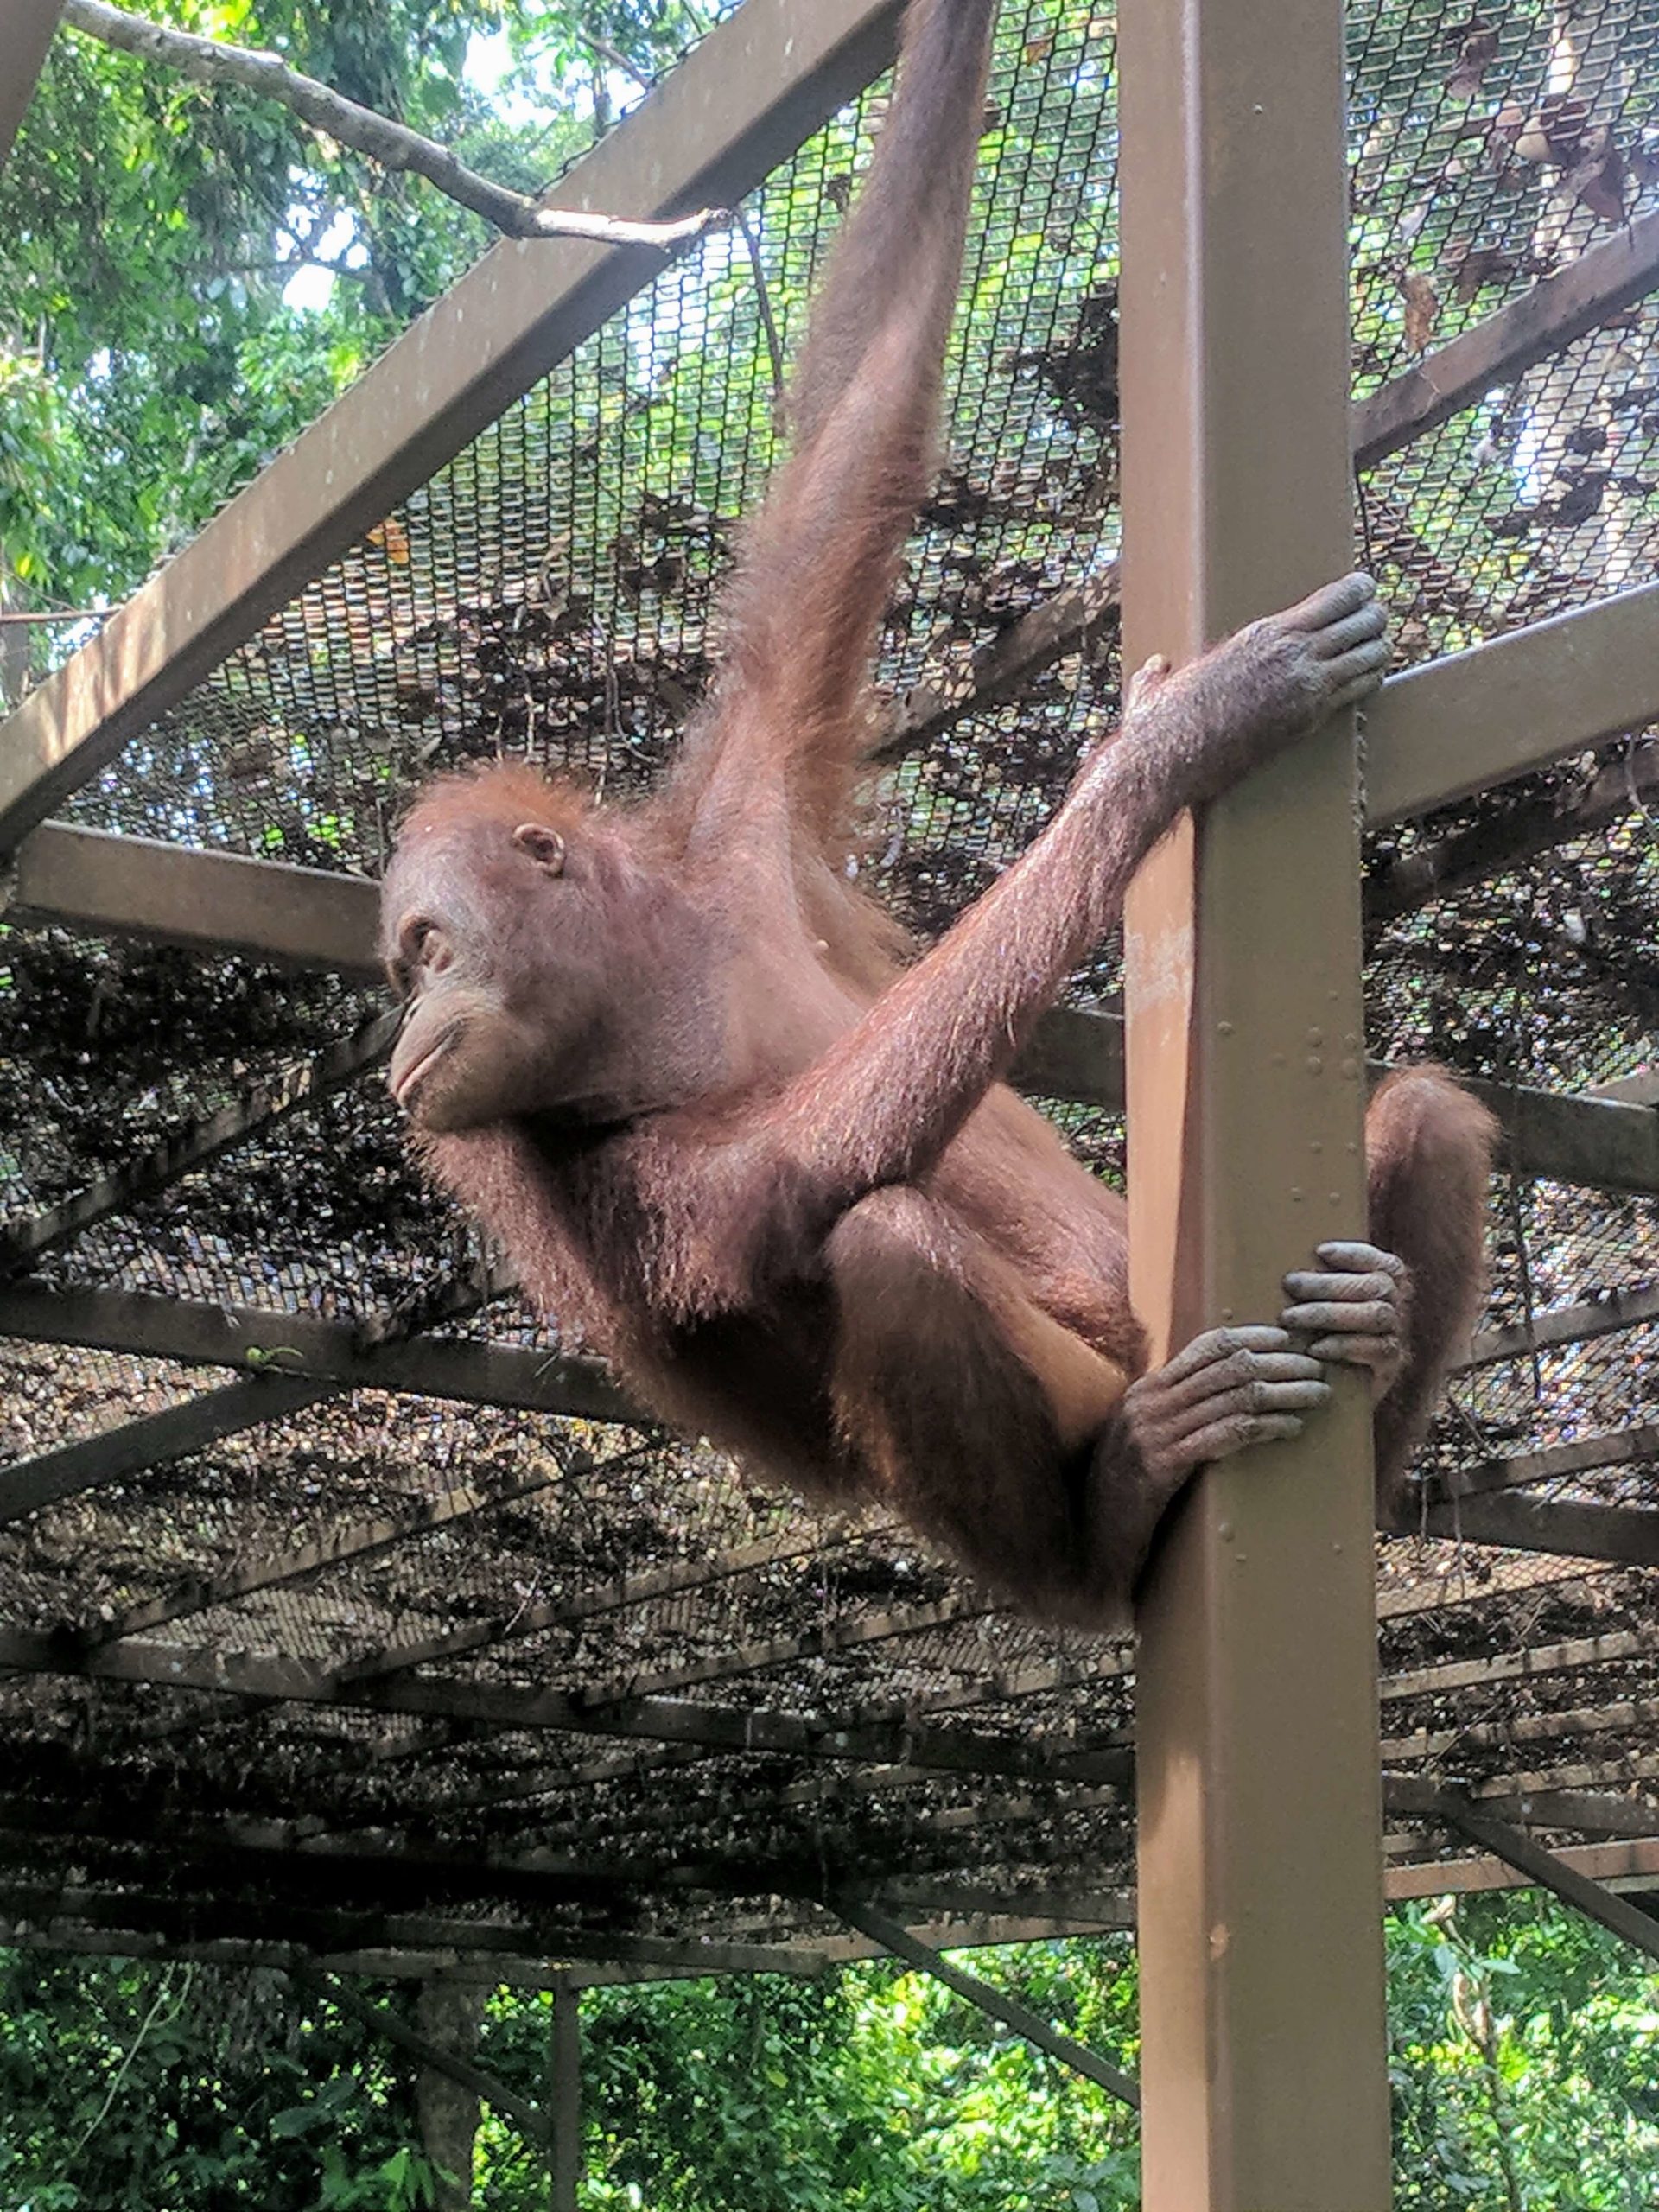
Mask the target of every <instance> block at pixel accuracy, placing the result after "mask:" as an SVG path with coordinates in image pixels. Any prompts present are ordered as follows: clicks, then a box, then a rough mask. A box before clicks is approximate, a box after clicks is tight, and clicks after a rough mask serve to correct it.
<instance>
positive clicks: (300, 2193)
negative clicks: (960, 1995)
mask: <svg viewBox="0 0 1659 2212" xmlns="http://www.w3.org/2000/svg"><path fill="white" fill-rule="evenodd" d="M969 1963H970V1964H971V1966H972V1968H973V1970H974V1971H975V1972H976V1973H977V1974H981V1975H982V1976H983V1977H984V1978H986V1979H987V1980H991V1981H994V1982H995V1983H997V1984H998V1985H999V1986H1002V1987H1005V1988H1007V1989H1010V1990H1012V1991H1014V1993H1017V1994H1018V1995H1019V1996H1020V1997H1022V1998H1023V1999H1025V2001H1026V2002H1027V2004H1029V2005H1032V2006H1033V2009H1034V2010H1036V2011H1037V2012H1039V2013H1040V2014H1042V2015H1043V2016H1044V2017H1045V2018H1049V2019H1052V2020H1054V2021H1055V2022H1056V2023H1058V2024H1060V2025H1062V2026H1064V2027H1065V2028H1067V2029H1068V2030H1069V2031H1071V2033H1072V2034H1074V2035H1076V2036H1077V2037H1080V2038H1082V2039H1083V2040H1084V2041H1085V2042H1087V2043H1089V2044H1092V2045H1093V2046H1094V2047H1095V2048H1096V2050H1101V2051H1102V2052H1103V2053H1105V2054H1107V2055H1109V2056H1110V2057H1112V2058H1113V2059H1114V2060H1115V2061H1116V2063H1119V2064H1121V2065H1123V2066H1125V2067H1128V2068H1132V2067H1133V2066H1134V2065H1135V2061H1136V2057H1137V2055H1138V2054H1137V2050H1136V2044H1135V2033H1136V2031H1135V1972H1134V1960H1133V1955H1132V1953H1131V1950H1130V1948H1129V1946H1128V1941H1127V1939H1123V1938H1113V1939H1106V1940H1103V1941H1100V1942H1089V1943H1083V1942H1075V1943H1039V1944H1031V1945H1027V1946H1025V1947H1023V1948H1020V1949H1019V1950H1008V1951H1002V1952H992V1953H976V1954H974V1955H972V1957H971V1960H970V1961H969ZM1389 1991H1390V2016H1391V2024H1392V2048H1391V2053H1390V2063H1391V2074H1392V2082H1393V2089H1394V2107H1395V2203H1396V2206H1397V2208H1398V2212H1650V2208H1651V2206H1652V2205H1653V2204H1654V2203H1655V2202H1656V2201H1659V1977H1656V1975H1655V1974H1654V1973H1653V1972H1652V1970H1651V1966H1650V1962H1649V1961H1643V1960H1642V1959H1641V1958H1639V1957H1637V1955H1636V1954H1635V1953H1633V1952H1632V1951H1630V1949H1629V1948H1628V1947H1626V1946H1624V1945H1623V1944H1621V1943H1619V1942H1618V1941H1617V1940H1616V1939H1615V1938H1614V1937H1612V1936H1609V1935H1607V1934H1606V1933H1605V1931H1603V1930H1602V1929H1599V1928H1596V1927H1595V1926H1593V1925H1592V1924H1591V1923H1588V1922H1586V1921H1584V1920H1582V1919H1580V1917H1579V1916H1577V1915H1576V1914H1573V1913H1572V1912H1570V1911H1568V1910H1567V1909H1566V1908H1564V1907H1563V1906H1560V1905H1559V1904H1555V1903H1554V1900H1552V1899H1549V1898H1547V1897H1542V1896H1534V1895H1522V1896H1518V1897H1504V1896H1498V1897H1475V1898H1465V1899H1464V1900H1462V1901H1461V1902H1459V1904H1457V1905H1456V1907H1455V1909H1453V1908H1452V1906H1451V1904H1449V1902H1448V1901H1446V1900H1440V1901H1439V1902H1437V1903H1435V1904H1427V1905H1412V1906H1408V1907H1406V1908H1404V1909H1402V1910H1401V1911H1399V1912H1397V1913H1396V1914H1395V1915H1394V1916H1392V1918H1391V1920H1390V1923H1389ZM391 2001H392V2002H394V2003H400V2004H405V2005H406V2003H407V1997H406V1993H405V1994H404V1997H402V1998H399V1997H397V1996H396V1995H394V1996H393V1998H392V1999H391ZM582 2016H583V2065H584V2081H585V2120H586V2143H585V2149H584V2163H585V2178H584V2181H583V2184H582V2204H583V2206H584V2207H585V2208H586V2212H730V2208H732V2207H734V2206H741V2207H742V2208H743V2212H831V2208H835V2212H844V2208H862V2212H938V2208H939V2207H942V2206H949V2207H950V2212H976V2208H984V2212H991V2208H996V2212H1133V2209H1134V2208H1135V2206H1136V2205H1137V2204H1138V2202H1139V2184H1138V2179H1137V2133H1136V2129H1135V2123H1134V2120H1133V2117H1132V2115H1130V2114H1129V2113H1128V2112H1127V2111H1126V2110H1125V2109H1124V2108H1123V2107H1122V2106H1119V2105H1117V2104H1115V2103H1114V2102H1113V2101H1112V2100H1111V2099H1109V2097H1107V2096H1105V2095H1104V2094H1103V2093H1102V2092H1100V2091H1098V2090H1096V2088H1093V2087H1092V2086H1091V2085H1090V2083H1088V2082H1081V2081H1079V2080H1078V2079H1077V2077H1076V2076H1075V2075H1071V2074H1069V2073H1067V2072H1066V2071H1065V2069H1063V2068H1060V2067H1058V2066H1056V2065H1054V2064H1052V2063H1051V2062H1050V2061H1048V2060H1047V2059H1045V2058H1043V2057H1041V2056H1039V2055H1038V2054H1037V2053H1036V2052H1034V2051H1033V2050H1031V2049H1030V2048H1029V2046H1027V2044H1023V2043H1020V2042H1019V2041H1018V2040H1016V2039H1014V2038H1013V2037H1008V2036H1007V2035H1005V2034H1004V2033H1003V2032H1002V2031H1001V2030H1000V2029H999V2028H997V2027H996V2026H995V2024H993V2023H992V2022H991V2021H989V2020H988V2019H987V2018H985V2016H984V2015H983V2014H982V2013H981V2012H977V2011H976V2010H975V2009H974V2008H973V2007H972V2006H970V2005H966V2004H964V2003H963V2002H962V2001H961V2000H960V1999H957V1998H955V1997H953V1996H952V1995H950V1993H949V1992H948V1991H946V1990H944V1989H943V1988H941V1987H940V1986H938V1984H937V1983H935V1982H932V1981H931V1980H928V1979H927V1978H926V1977H925V1976H922V1975H918V1974H910V1973H907V1972H904V1971H901V1970H899V1968H897V1967H891V1966H871V1967H855V1968H851V1969H849V1970H848V1971H847V1972H845V1973H842V1974H837V1975H834V1976H830V1977H828V1978H826V1979H825V1980H822V1981H817V1982H792V1981H786V1980H780V1979H777V1978H774V1977H759V1978H751V1979H747V1980H731V1981H724V1982H721V1981H717V1980H704V1981H689V1982H672V1983H664V1984H658V1985H645V1986H636V1987H631V1988H616V1989H610V1990H601V1991H595V1992H593V1993H589V1995H588V1997H587V1998H586V1999H584V2001H583V2007H582ZM548 2034H549V1999H547V1998H545V1997H543V1996H536V1995H524V1996H520V1995H517V1994H515V1993H512V1992H509V1991H500V1992H498V1993H496V1995H495V1996H494V1997H493V1999H492V2001H491V2005H490V2007H489V2012H488V2016H487V2018H486V2023H485V2027H484V2032H483V2037H482V2041H481V2043H480V2049H479V2052H478V2063H480V2065H482V2066H483V2067H485V2068H486V2069H487V2070H489V2071H491V2072H493V2073H494V2074H495V2075H497V2076H498V2077H499V2079H500V2080H502V2081H503V2082H505V2083H507V2084H508V2085H509V2086H510V2087H512V2088H515V2089H517V2090H518V2092H519V2093H520V2094H522V2095H524V2096H526V2097H530V2098H532V2099H539V2098H541V2097H542V2096H543V2094H544V2083H545V2076H546V2064H547V2047H548ZM433 2179H434V2177H433V2175H432V2172H431V2170H430V2168H429V2165H428V2164H427V2162H426V2160H425V2158H423V2156H422V2155H421V2152H420V2149H419V2145H418V2135H417V2131H416V2124H415V2116H414V2103H413V2098H412V2095H411V2094H410V2088H409V2086H408V2075H407V2070H406V2067H405V2064H404V2062H403V2061H401V2060H399V2059H398V2058H397V2056H395V2054H392V2053H390V2052H389V2051H387V2050H385V2049H384V2048H378V2047H376V2044H375V2039H374V2038H373V2037H372V2035H370V2034H369V2033H367V2032H366V2031H365V2030H364V2029H362V2028H360V2027H359V2026H357V2025H356V2024H353V2023H350V2022H346V2021H343V2020H341V2019H340V2018H338V2017H337V2016H336V2015H335V2014H334V2012H332V2011H331V2010H330V2009H329V2008H328V2007H327V2006H320V2007H317V2008H315V2009H313V2008H310V2007H308V2006H307V2005H303V2004H296V2001H295V2000H294V1999H293V1998H292V1997H291V1996H290V1995H289V1993H288V1990H287V1986H286V1984H285V1983H284V1982H283V1980H281V1979H280V1978H279V1977H277V1976H274V1975H269V1974H253V1975H247V1974H223V1973H218V1972H214V1971H212V1970H210V1969H207V1968H187V1967H177V1966H175V1967H150V1966H137V1965H131V1964H127V1965H110V1964H105V1962H102V1961H65V1962H60V1963H42V1962H41V1961H37V1960H35V1959H32V1958H29V1957H26V1956H23V1955H7V1954H3V1953H0V2212H80V2209H81V2208H85V2207H91V2206H95V2205H105V2204H111V2203H120V2204H122V2205H124V2206H130V2207H132V2208H134V2212H199V2208H200V2212H218V2209H219V2207H221V2206H224V2205H226V2204H231V2203H239V2202H247V2203H250V2204H257V2205H258V2206H260V2207H261V2208H264V2212H289V2208H293V2212H300V2208H302V2207H303V2208H306V2212H310V2208H313V2207H318V2206H321V2207H327V2208H340V2212H348V2209H349V2208H357V2207H362V2208H367V2207H370V2206H372V2207H375V2208H377V2212H416V2208H419V2207H423V2206H425V2205H427V2204H429V2202H431V2200H432V2187H433ZM474 2188H475V2201H476V2202H478V2203H479V2204H480V2205H484V2206H488V2207H491V2208H493V2212H539V2208H540V2207H541V2206H542V2205H543V2204H544V2203H545V2202H546V2189H547V2180H546V2170H545V2167H544V2165H543V2163H542V2160H541V2157H540V2154H539V2153H538V2152H536V2151H535V2150H533V2149H532V2148H531V2147H530V2146H529V2145H526V2144H525V2143H524V2141H523V2139H521V2138H520V2137H519V2136H518V2134H517V2133H516V2132H515V2131H514V2130H513V2129H512V2127H511V2126H508V2125H506V2124H505V2123H504V2122H502V2121H500V2120H498V2119H497V2118H496V2117H495V2116H494V2115H493V2113H489V2112H488V2111H487V2110H486V2112H485V2114H484V2117H483V2121H482V2124H481V2126H480V2131H479V2138H478V2147H477V2155H476V2159H475V2168H474Z"/></svg>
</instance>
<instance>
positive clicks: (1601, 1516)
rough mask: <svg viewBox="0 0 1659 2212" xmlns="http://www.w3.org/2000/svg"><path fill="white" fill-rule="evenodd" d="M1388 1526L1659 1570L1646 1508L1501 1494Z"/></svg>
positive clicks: (1657, 1543)
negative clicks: (1583, 1503) (1564, 1501)
mask: <svg viewBox="0 0 1659 2212" xmlns="http://www.w3.org/2000/svg"><path fill="white" fill-rule="evenodd" d="M1383 1525H1384V1526H1385V1527H1386V1528H1387V1529H1388V1532H1389V1534H1390V1535H1396V1536H1417V1535H1423V1536H1444V1537H1446V1538H1447V1539H1448V1540H1450V1541H1454V1542H1459V1543H1465V1544H1496V1545H1498V1546H1500V1547H1501V1548H1503V1549H1504V1550H1506V1551H1523V1552H1549V1553H1551V1554H1554V1556H1556V1557H1557V1558H1561V1559H1584V1560H1607V1561H1608V1562H1609V1563H1610V1564H1611V1565H1613V1566H1617V1567H1659V1510H1653V1509H1651V1508H1649V1507H1643V1506H1635V1505H1578V1504H1573V1503H1562V1502H1560V1501H1558V1500H1554V1499H1549V1498H1541V1497H1527V1496H1526V1495H1525V1493H1524V1492H1522V1491H1496V1492H1492V1493H1490V1494H1488V1495H1487V1496H1485V1497H1463V1498H1453V1499H1452V1500H1450V1501H1449V1502H1448V1503H1446V1504H1444V1505H1430V1506H1428V1507H1427V1508H1426V1509H1425V1510H1423V1511H1422V1512H1421V1513H1418V1512H1416V1511H1412V1512H1409V1513H1405V1514H1402V1515H1401V1516H1399V1517H1398V1518H1397V1519H1396V1520H1395V1521H1393V1522H1389V1523H1385V1524H1383Z"/></svg>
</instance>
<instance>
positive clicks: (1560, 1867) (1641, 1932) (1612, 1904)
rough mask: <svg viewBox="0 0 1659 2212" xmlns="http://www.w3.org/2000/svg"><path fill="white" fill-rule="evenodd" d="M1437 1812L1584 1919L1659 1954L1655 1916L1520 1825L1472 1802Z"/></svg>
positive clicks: (1658, 1921) (1655, 1956) (1651, 1953)
mask: <svg viewBox="0 0 1659 2212" xmlns="http://www.w3.org/2000/svg"><path fill="white" fill-rule="evenodd" d="M1442 1817H1443V1818H1444V1819H1445V1820H1446V1821H1447V1822H1448V1823H1449V1824H1450V1825H1451V1826H1452V1827H1454V1828H1456V1829H1457V1831H1458V1833H1459V1834H1460V1835H1465V1836H1466V1837H1467V1838H1468V1839H1469V1840H1470V1842H1471V1843H1475V1844H1478V1845H1479V1846H1480V1847H1481V1849H1482V1850H1483V1851H1490V1852H1491V1854H1492V1856H1493V1857H1494V1858H1495V1859H1503V1861H1504V1862H1505V1864H1506V1865H1508V1866H1513V1867H1514V1868H1515V1870H1516V1873H1518V1874H1525V1875H1527V1876H1529V1878H1531V1879H1532V1880H1533V1881H1535V1882H1536V1883H1538V1884H1539V1885H1541V1887H1543V1888H1544V1889H1547V1890H1553V1891H1554V1893H1555V1895H1556V1896H1557V1897H1560V1898H1561V1899H1562V1900H1563V1901H1564V1902H1565V1903H1566V1904H1570V1905H1573V1906H1575V1907H1576V1908H1577V1910H1579V1911H1580V1912H1581V1913H1583V1914H1584V1916H1585V1917H1586V1919H1588V1920H1593V1921H1596V1922H1598V1923H1599V1924H1600V1925H1601V1926H1602V1927H1603V1928H1606V1929H1611V1931H1612V1933H1613V1934H1614V1935H1615V1936H1623V1937H1624V1941H1625V1942H1627V1943H1630V1944H1633V1945H1634V1946H1635V1947H1636V1948H1637V1950H1638V1951H1643V1952H1645V1953H1646V1954H1647V1955H1648V1957H1649V1958H1650V1959H1659V1919H1656V1918H1655V1917H1654V1916H1653V1915H1652V1914H1651V1913H1648V1912H1643V1910H1642V1908H1641V1906H1640V1905H1635V1904H1630V1901H1629V1899H1628V1898H1625V1897H1619V1896H1618V1894H1617V1893H1616V1891H1612V1890H1607V1889H1604V1888H1603V1887H1602V1885H1600V1883H1599V1882H1593V1881H1592V1880H1591V1879H1590V1878H1589V1876H1588V1875H1586V1874H1580V1872H1577V1870H1576V1869H1575V1868H1573V1867H1572V1866H1567V1864H1566V1863H1565V1862H1564V1861H1563V1860H1562V1859H1559V1858H1558V1857H1557V1856H1556V1854H1555V1853H1554V1852H1553V1851H1547V1850H1546V1849H1545V1848H1544V1847H1543V1845H1542V1844H1541V1843H1535V1842H1534V1841H1533V1840H1532V1838H1531V1837H1530V1836H1529V1835H1525V1834H1522V1831H1521V1830H1520V1829H1519V1828H1516V1827H1510V1824H1509V1822H1508V1821H1495V1820H1493V1819H1491V1817H1490V1816H1489V1815H1486V1814H1484V1813H1483V1812H1481V1811H1479V1810H1478V1809H1477V1808H1476V1807H1475V1806H1473V1805H1472V1804H1468V1803H1465V1804H1462V1805H1457V1804H1451V1805H1448V1806H1447V1807H1446V1808H1445V1811H1444V1813H1443V1815H1442Z"/></svg>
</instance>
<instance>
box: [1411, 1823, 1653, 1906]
mask: <svg viewBox="0 0 1659 2212" xmlns="http://www.w3.org/2000/svg"><path fill="white" fill-rule="evenodd" d="M1555 1856H1556V1858H1557V1859H1560V1862H1561V1864H1562V1866H1570V1867H1571V1868H1572V1869H1573V1872H1574V1873H1578V1874H1586V1875H1587V1876H1588V1877H1589V1878H1590V1879H1591V1880H1592V1881H1594V1882H1599V1883H1601V1884H1602V1885H1604V1886H1607V1885H1611V1884H1612V1883H1613V1882H1616V1881H1623V1882H1642V1883H1650V1882H1651V1881H1652V1879H1653V1878H1654V1876H1655V1875H1656V1874H1659V1837H1649V1838H1645V1839H1641V1840H1631V1841H1630V1842H1628V1843H1586V1844H1571V1845H1569V1846H1568V1847H1567V1849H1566V1850H1564V1851H1558V1852H1557V1853H1555ZM1383 1886H1384V1888H1385V1889H1386V1890H1387V1891H1388V1894H1389V1899H1390V1901H1399V1902H1403V1901H1404V1900H1406V1899H1408V1898H1411V1897H1440V1896H1441V1895H1443V1894H1445V1893H1446V1892H1447V1891H1451V1892H1452V1893H1454V1894H1458V1895H1462V1896H1467V1895H1470V1894H1471V1893H1472V1892H1475V1891H1488V1890H1519V1889H1529V1888H1531V1887H1532V1886H1533V1885H1532V1882H1531V1879H1530V1878H1529V1876H1527V1875H1524V1874H1519V1873H1517V1872H1516V1870H1515V1869H1514V1868H1513V1867H1512V1866H1508V1865H1506V1864H1505V1862H1504V1861H1503V1859H1494V1858H1491V1857H1485V1858H1480V1859H1418V1860H1414V1861H1413V1862H1412V1863H1410V1864H1409V1865H1406V1866H1391V1867H1389V1871H1388V1872H1387V1874H1386V1875H1385V1876H1384V1878H1383ZM1615 1894H1617V1892H1615Z"/></svg>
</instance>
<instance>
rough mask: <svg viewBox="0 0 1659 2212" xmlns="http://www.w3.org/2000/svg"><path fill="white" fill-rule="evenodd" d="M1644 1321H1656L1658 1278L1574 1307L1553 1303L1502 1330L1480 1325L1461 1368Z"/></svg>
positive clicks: (1603, 1334) (1580, 1340) (1613, 1332)
mask: <svg viewBox="0 0 1659 2212" xmlns="http://www.w3.org/2000/svg"><path fill="white" fill-rule="evenodd" d="M1647 1321H1659V1283H1639V1284H1637V1286H1636V1287H1634V1288H1632V1289H1630V1290H1610V1291H1609V1292H1608V1293H1607V1295H1606V1296H1605V1298H1592V1299H1586V1300H1585V1301H1584V1302H1583V1304H1581V1305H1578V1306H1555V1307H1554V1308H1553V1309H1552V1310H1551V1311H1550V1312H1548V1313H1535V1314H1534V1315H1533V1317H1532V1319H1530V1320H1529V1321H1517V1322H1516V1323H1515V1324H1514V1325H1512V1326H1511V1327H1510V1328H1507V1329H1484V1330H1483V1331H1482V1332H1481V1333H1480V1335H1479V1336H1478V1337H1477V1338H1475V1341H1474V1343H1473V1344H1472V1345H1471V1348H1470V1353H1469V1357H1468V1358H1467V1359H1466V1360H1465V1362H1464V1363H1463V1368H1462V1370H1461V1371H1462V1372H1464V1373H1467V1372H1468V1370H1470V1369H1471V1368H1476V1367H1491V1366H1495V1365H1496V1364H1497V1362H1498V1361H1500V1360H1504V1359H1524V1358H1525V1357H1528V1356H1529V1354H1530V1353H1533V1352H1535V1351H1560V1350H1561V1349H1562V1348H1563V1347H1564V1346H1567V1345H1569V1344H1590V1343H1592V1342H1593V1341H1594V1340H1595V1339H1596V1338H1598V1337H1609V1336H1614V1335H1616V1334H1618V1332H1619V1331H1620V1330H1623V1329H1634V1328H1637V1327H1639V1326H1641V1325H1642V1324H1643V1322H1647Z"/></svg>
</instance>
